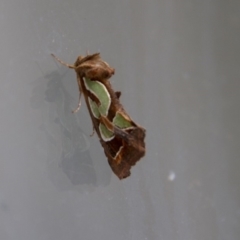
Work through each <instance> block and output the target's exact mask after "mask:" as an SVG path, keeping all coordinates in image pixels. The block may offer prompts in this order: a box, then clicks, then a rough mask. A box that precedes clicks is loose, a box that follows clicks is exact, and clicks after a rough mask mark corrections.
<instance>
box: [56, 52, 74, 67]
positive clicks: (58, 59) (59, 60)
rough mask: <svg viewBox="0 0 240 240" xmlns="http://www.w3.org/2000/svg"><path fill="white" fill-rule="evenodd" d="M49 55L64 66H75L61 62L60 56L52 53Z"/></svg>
mask: <svg viewBox="0 0 240 240" xmlns="http://www.w3.org/2000/svg"><path fill="white" fill-rule="evenodd" d="M51 55H52V56H53V57H54V58H55V59H56V60H57V61H58V62H60V63H61V64H62V65H64V66H66V67H68V68H74V69H75V68H76V67H75V66H73V65H70V64H67V63H65V62H63V61H62V60H61V59H60V58H58V57H56V56H55V55H54V54H53V53H51Z"/></svg>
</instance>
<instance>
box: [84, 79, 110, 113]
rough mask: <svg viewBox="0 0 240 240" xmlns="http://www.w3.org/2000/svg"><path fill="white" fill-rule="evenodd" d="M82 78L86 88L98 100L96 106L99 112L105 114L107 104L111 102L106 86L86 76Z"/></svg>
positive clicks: (107, 107) (107, 108)
mask: <svg viewBox="0 0 240 240" xmlns="http://www.w3.org/2000/svg"><path fill="white" fill-rule="evenodd" d="M83 79H84V82H85V86H86V88H87V89H88V90H89V91H90V92H91V93H93V94H94V95H95V96H96V97H97V98H98V100H99V102H100V106H97V108H98V111H99V113H100V114H101V115H102V116H107V115H108V110H109V106H110V104H111V98H110V95H109V93H108V91H107V89H106V87H105V86H104V85H103V84H102V83H100V82H98V81H92V80H90V79H88V78H83Z"/></svg>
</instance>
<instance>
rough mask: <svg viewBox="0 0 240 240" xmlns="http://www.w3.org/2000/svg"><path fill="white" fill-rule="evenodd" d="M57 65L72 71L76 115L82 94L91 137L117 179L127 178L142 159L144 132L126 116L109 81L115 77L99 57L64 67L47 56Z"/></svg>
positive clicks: (79, 58)
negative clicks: (76, 93)
mask: <svg viewBox="0 0 240 240" xmlns="http://www.w3.org/2000/svg"><path fill="white" fill-rule="evenodd" d="M51 55H52V56H53V57H54V58H55V59H56V60H57V61H58V62H60V63H61V64H63V65H65V66H67V67H69V68H71V69H74V70H75V71H76V74H77V83H78V88H79V102H78V107H77V108H76V110H74V112H77V111H78V110H79V109H80V106H81V95H82V94H83V96H84V98H85V101H86V105H87V108H88V111H89V114H90V117H91V119H92V124H93V133H94V131H96V132H97V135H98V137H99V139H100V143H101V145H102V147H103V148H104V152H105V155H106V156H107V158H108V162H109V165H110V167H111V168H112V171H113V172H114V173H115V174H116V175H117V176H118V178H119V179H123V178H126V177H128V176H130V174H131V173H130V169H131V167H132V166H133V165H135V164H136V162H137V161H139V160H140V158H142V157H143V156H144V155H145V142H144V138H145V132H146V130H145V129H144V128H143V127H141V126H139V125H138V124H136V123H135V122H134V121H133V120H132V119H131V118H130V116H129V115H128V114H127V113H126V111H125V110H124V108H123V106H122V105H121V103H120V101H119V99H120V96H121V92H118V91H117V92H115V91H114V90H113V88H112V86H111V83H110V81H109V79H110V78H111V76H112V75H113V74H114V73H115V70H114V68H111V67H110V66H109V65H108V63H106V62H105V61H103V60H102V59H101V57H100V53H95V54H92V55H89V54H87V55H86V56H85V57H83V56H79V57H78V58H77V60H76V62H75V63H74V64H73V65H70V64H67V63H65V62H63V61H62V60H60V59H59V58H57V57H56V56H55V55H54V54H51Z"/></svg>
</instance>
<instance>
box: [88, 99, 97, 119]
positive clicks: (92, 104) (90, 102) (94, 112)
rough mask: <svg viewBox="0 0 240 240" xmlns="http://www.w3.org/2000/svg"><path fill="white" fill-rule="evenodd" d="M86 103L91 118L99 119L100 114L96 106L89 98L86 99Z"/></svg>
mask: <svg viewBox="0 0 240 240" xmlns="http://www.w3.org/2000/svg"><path fill="white" fill-rule="evenodd" d="M88 102H89V105H90V108H91V111H92V114H93V116H94V117H95V118H97V119H99V117H100V113H99V110H98V106H97V104H96V103H95V102H94V101H93V100H92V99H91V98H88Z"/></svg>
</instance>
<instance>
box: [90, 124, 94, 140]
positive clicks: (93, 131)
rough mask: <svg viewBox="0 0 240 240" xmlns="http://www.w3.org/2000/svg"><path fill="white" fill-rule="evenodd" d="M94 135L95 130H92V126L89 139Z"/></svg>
mask: <svg viewBox="0 0 240 240" xmlns="http://www.w3.org/2000/svg"><path fill="white" fill-rule="evenodd" d="M94 133H95V128H94V126H93V131H92V133H91V134H90V137H92V136H93V135H94Z"/></svg>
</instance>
